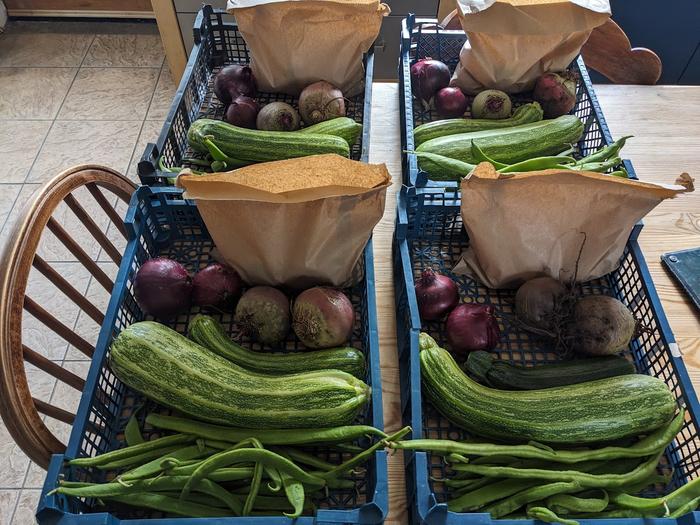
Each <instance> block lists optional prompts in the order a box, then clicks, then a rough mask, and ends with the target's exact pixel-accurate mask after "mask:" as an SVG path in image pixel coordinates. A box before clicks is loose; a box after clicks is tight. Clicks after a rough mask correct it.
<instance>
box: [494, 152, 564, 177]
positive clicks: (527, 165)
mask: <svg viewBox="0 0 700 525" xmlns="http://www.w3.org/2000/svg"><path fill="white" fill-rule="evenodd" d="M575 162H576V159H575V158H573V157H562V156H556V157H535V158H532V159H527V160H523V161H521V162H517V163H515V164H510V165H508V166H506V167H505V168H501V169H499V170H498V173H517V172H525V171H537V170H547V169H551V168H558V167H559V166H560V165H567V164H569V163H571V164H574V163H575Z"/></svg>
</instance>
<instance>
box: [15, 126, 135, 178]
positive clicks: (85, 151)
mask: <svg viewBox="0 0 700 525" xmlns="http://www.w3.org/2000/svg"><path fill="white" fill-rule="evenodd" d="M140 128H141V122H139V121H121V122H97V121H82V122H75V121H56V122H55V123H54V125H53V127H52V128H51V131H49V134H48V136H47V137H46V141H45V142H44V145H43V147H42V148H41V151H40V152H39V156H38V157H37V159H36V162H35V163H34V166H33V168H32V170H31V171H30V172H29V176H28V178H27V182H44V181H46V180H48V179H50V178H51V177H53V176H55V175H57V174H58V173H60V172H61V171H63V170H65V169H66V168H70V167H71V166H75V165H76V164H85V163H89V164H101V165H103V166H108V167H110V168H113V169H116V170H117V171H120V172H121V173H124V172H125V171H126V169H127V168H128V166H129V160H130V159H131V155H132V153H133V152H134V145H135V144H136V139H137V138H138V135H139V130H140Z"/></svg>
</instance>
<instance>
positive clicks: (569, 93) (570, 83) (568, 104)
mask: <svg viewBox="0 0 700 525" xmlns="http://www.w3.org/2000/svg"><path fill="white" fill-rule="evenodd" d="M532 98H533V99H534V100H535V101H536V102H539V103H540V106H542V110H543V111H544V116H545V118H557V117H561V116H562V115H566V114H567V113H569V112H570V111H571V110H572V109H574V106H576V76H575V75H574V74H573V73H570V72H568V71H564V72H563V73H559V74H557V73H545V74H544V75H542V76H540V77H539V78H538V79H537V82H535V89H534V90H533V92H532Z"/></svg>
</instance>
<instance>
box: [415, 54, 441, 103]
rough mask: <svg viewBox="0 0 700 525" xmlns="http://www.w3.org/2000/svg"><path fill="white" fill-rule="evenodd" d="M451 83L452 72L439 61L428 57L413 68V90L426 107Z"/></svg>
mask: <svg viewBox="0 0 700 525" xmlns="http://www.w3.org/2000/svg"><path fill="white" fill-rule="evenodd" d="M449 83H450V70H449V68H448V67H447V66H446V65H445V64H443V63H442V62H440V61H439V60H433V59H432V58H430V57H426V58H424V59H422V60H419V61H418V62H416V63H415V64H413V65H412V66H411V90H412V91H413V94H414V95H415V96H416V98H418V100H420V101H421V102H423V104H425V105H426V106H427V105H428V104H429V103H430V100H431V99H432V98H433V96H435V93H437V92H438V91H440V90H441V89H442V88H446V87H447V86H448V85H449Z"/></svg>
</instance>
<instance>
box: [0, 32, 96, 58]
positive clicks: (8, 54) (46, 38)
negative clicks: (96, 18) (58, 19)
mask: <svg viewBox="0 0 700 525" xmlns="http://www.w3.org/2000/svg"><path fill="white" fill-rule="evenodd" d="M59 25H60V24H59ZM93 38H94V35H92V34H91V33H90V34H80V33H66V34H60V33H10V34H5V35H2V36H0V66H14V67H17V66H22V67H77V66H79V65H80V62H82V60H83V57H84V56H85V53H86V52H87V49H88V47H89V46H90V42H92V39H93ZM49 50H50V52H47V51H49Z"/></svg>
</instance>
